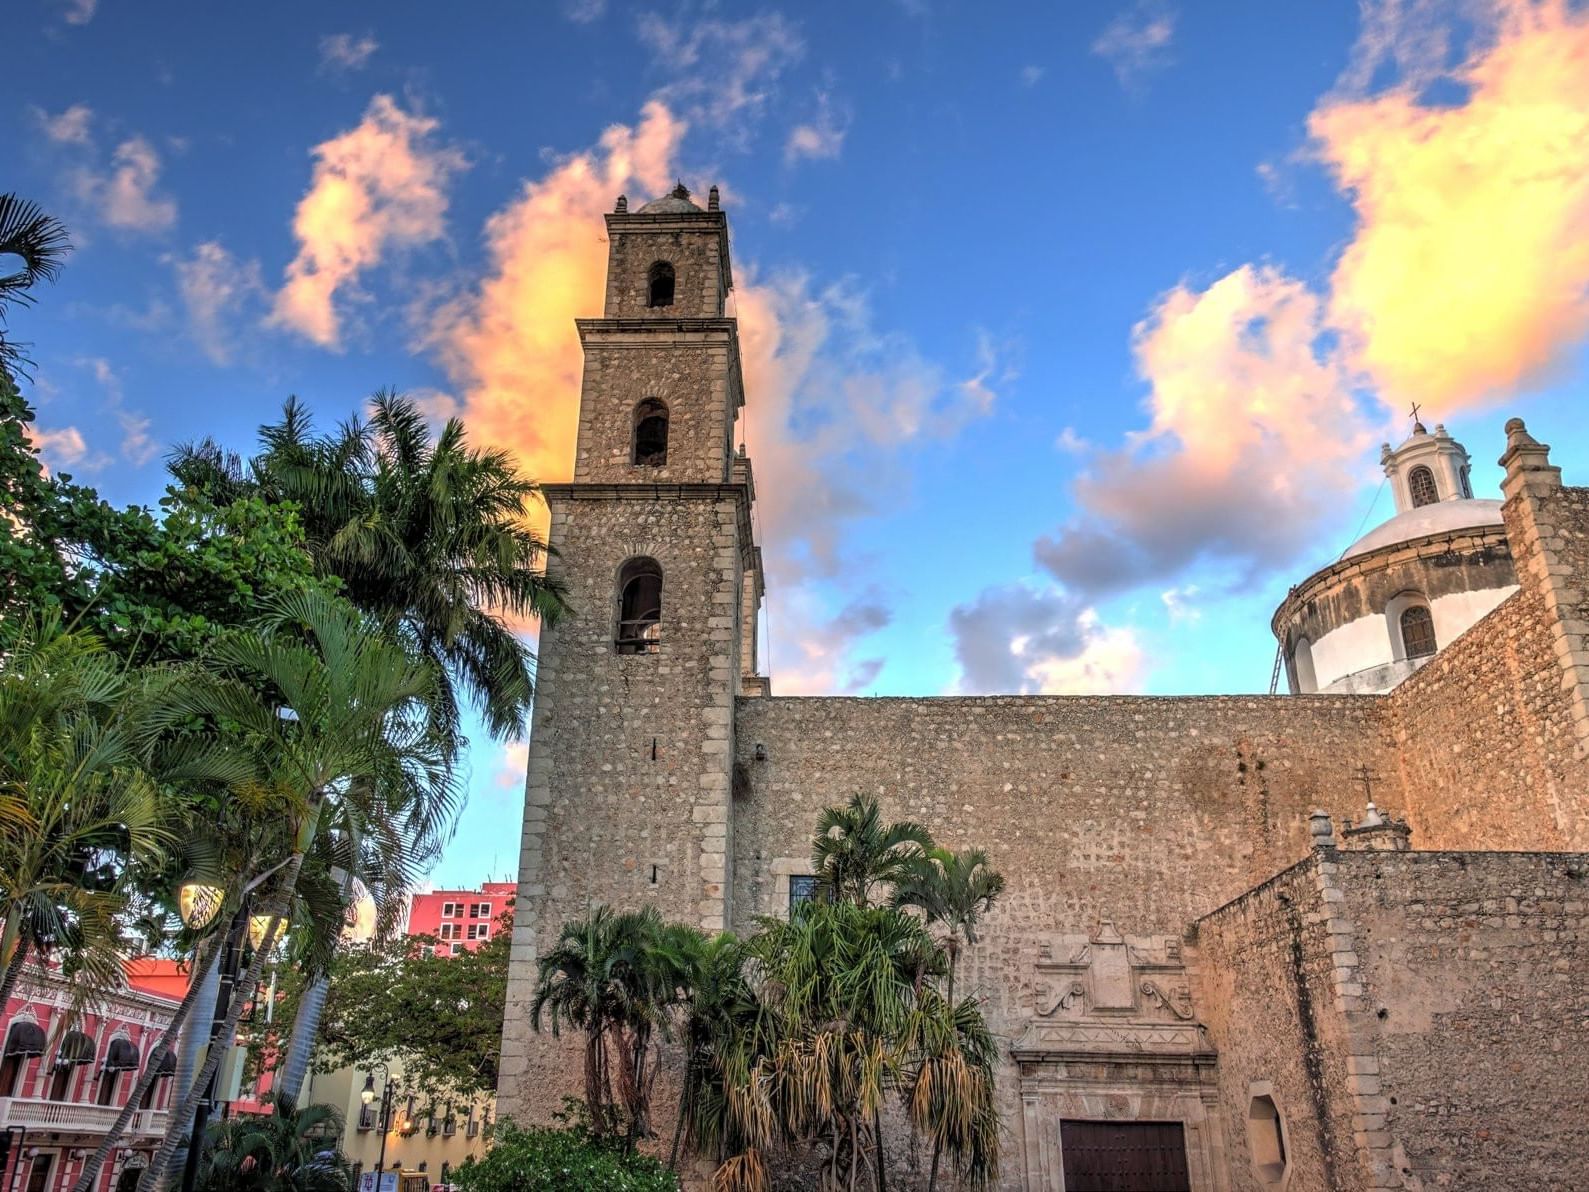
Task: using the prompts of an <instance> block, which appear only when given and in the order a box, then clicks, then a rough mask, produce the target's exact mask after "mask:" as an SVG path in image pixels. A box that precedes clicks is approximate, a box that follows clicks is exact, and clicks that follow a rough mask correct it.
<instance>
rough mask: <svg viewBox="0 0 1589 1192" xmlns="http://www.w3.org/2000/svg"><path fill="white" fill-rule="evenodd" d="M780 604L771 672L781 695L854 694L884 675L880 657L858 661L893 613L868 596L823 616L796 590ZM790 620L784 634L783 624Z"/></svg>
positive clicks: (810, 597)
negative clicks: (777, 648)
mask: <svg viewBox="0 0 1589 1192" xmlns="http://www.w3.org/2000/svg"><path fill="white" fill-rule="evenodd" d="M785 596H786V598H785V599H784V600H782V601H780V603H779V605H778V613H779V618H778V620H779V626H778V637H779V643H780V644H781V645H782V647H783V649H782V650H781V651H780V655H779V658H778V665H777V666H776V668H775V669H774V671H773V683H774V687H773V690H774V691H775V692H777V693H778V694H779V695H828V694H834V693H837V694H840V695H855V694H859V693H861V692H864V691H866V690H867V689H868V688H869V687H870V686H871V685H872V684H873V683H874V682H875V681H876V680H877V678H878V676H879V675H880V674H881V673H882V671H883V668H884V666H885V665H886V660H885V659H884V658H883V657H882V656H881V655H876V654H874V655H871V656H869V657H864V658H856V657H855V656H854V655H855V652H856V650H857V649H858V648H859V647H860V646H861V643H862V642H863V641H864V639H865V638H867V637H868V636H869V635H871V634H873V633H876V632H877V631H878V630H880V629H882V628H884V627H885V626H886V625H887V624H888V623H889V621H890V620H892V619H893V615H892V613H891V612H890V611H889V610H888V608H887V607H886V606H885V605H883V603H882V602H881V601H879V600H878V599H876V598H875V596H872V595H866V596H860V597H857V598H856V599H854V600H851V601H850V602H849V603H847V604H846V605H844V607H842V608H841V609H840V610H839V611H838V612H837V613H835V614H832V615H829V614H828V613H826V612H825V604H824V602H823V601H821V600H819V599H818V598H817V597H816V596H815V594H814V593H812V592H810V591H808V590H806V589H802V588H799V587H794V588H791V589H790V590H789V591H788V592H787V593H785ZM785 619H788V620H789V621H790V625H789V626H788V628H789V629H791V630H793V631H794V632H793V633H786V632H785V630H784V627H783V621H784V620H785Z"/></svg>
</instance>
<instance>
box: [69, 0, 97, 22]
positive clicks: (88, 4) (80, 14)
mask: <svg viewBox="0 0 1589 1192" xmlns="http://www.w3.org/2000/svg"><path fill="white" fill-rule="evenodd" d="M63 7H64V8H65V10H66V11H65V12H64V13H63V14H62V16H63V17H64V19H65V21H66V23H67V24H68V25H86V24H88V22H89V21H92V20H93V19H94V13H95V11H97V10H98V8H99V0H64V5H63Z"/></svg>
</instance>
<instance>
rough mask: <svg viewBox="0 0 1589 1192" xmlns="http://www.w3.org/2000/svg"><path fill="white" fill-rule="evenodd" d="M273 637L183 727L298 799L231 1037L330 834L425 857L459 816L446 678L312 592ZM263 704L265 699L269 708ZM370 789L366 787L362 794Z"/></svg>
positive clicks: (215, 660) (241, 653) (154, 1182)
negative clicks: (445, 729) (224, 742)
mask: <svg viewBox="0 0 1589 1192" xmlns="http://www.w3.org/2000/svg"><path fill="white" fill-rule="evenodd" d="M266 611H267V616H266V617H265V619H264V620H263V621H262V623H261V625H260V627H259V628H257V629H255V630H252V631H249V632H241V631H239V632H236V633H233V634H227V635H224V636H222V637H221V638H219V639H218V640H217V642H216V644H215V645H214V647H213V648H212V649H211V651H210V655H209V658H210V661H211V663H212V666H213V668H214V669H213V670H211V671H208V672H206V674H205V676H204V679H205V681H203V682H197V683H194V684H192V685H191V688H190V689H189V690H187V691H185V692H184V699H183V700H180V701H177V703H176V705H175V707H174V708H173V712H172V719H173V720H174V721H182V720H186V719H188V718H191V717H201V718H205V719H207V720H209V721H211V722H213V723H215V724H216V725H218V726H226V727H228V728H229V730H230V737H231V739H232V740H235V741H236V742H238V745H237V746H236V748H238V749H240V750H242V751H244V752H245V753H246V754H248V755H249V756H250V757H252V758H253V759H255V761H256V765H257V771H258V773H259V775H260V779H259V784H260V786H261V787H262V788H263V789H265V790H267V791H271V792H274V793H276V794H279V795H280V796H281V797H282V798H284V799H285V800H287V810H286V813H285V814H284V815H283V816H282V821H283V824H284V826H285V828H286V829H287V832H288V834H289V835H290V838H291V844H290V845H289V846H288V847H289V848H290V851H289V852H287V853H286V855H285V857H283V858H282V860H281V862H280V866H281V867H280V870H279V872H277V873H276V875H275V877H274V878H273V879H272V882H271V884H270V886H269V887H267V888H266V889H267V893H266V894H265V895H264V896H263V898H262V903H263V905H262V906H261V908H260V911H259V913H260V914H261V915H262V916H263V917H265V918H266V919H267V920H268V926H267V928H266V931H265V936H264V941H263V943H262V945H261V946H260V948H259V950H258V951H257V952H256V953H255V956H254V958H253V960H252V962H251V963H250V964H249V966H248V968H247V969H246V971H245V972H244V973H243V975H242V977H241V978H240V980H239V981H238V983H237V985H236V987H235V989H234V992H233V997H232V1002H231V1007H230V1010H229V1012H228V1016H227V1020H226V1021H225V1022H224V1023H223V1024H222V1027H221V1030H220V1036H221V1037H222V1038H225V1039H230V1038H232V1037H233V1036H234V1035H235V1034H236V1030H237V1020H238V1018H239V1017H240V1016H241V1014H242V1012H243V1007H244V1006H245V1004H246V1003H247V1002H248V1000H249V999H250V998H251V997H252V996H253V994H254V990H255V988H256V987H257V985H258V983H259V976H260V972H261V971H262V969H263V967H264V963H265V959H266V957H267V956H268V954H269V952H270V950H271V947H272V945H273V944H274V942H275V939H276V936H277V933H278V931H279V930H280V927H281V924H282V921H283V919H284V918H285V917H286V916H287V915H288V913H289V911H290V910H291V908H292V905H293V899H294V897H295V895H296V893H297V888H298V879H299V875H300V873H301V871H302V869H303V867H304V861H305V858H306V857H307V856H308V855H309V854H310V853H311V851H312V850H313V848H314V847H315V843H316V839H317V837H318V835H319V832H320V830H321V828H322V825H323V824H327V823H337V824H340V825H342V826H343V830H344V831H346V832H349V833H354V834H357V835H358V836H361V837H363V838H365V839H368V840H371V841H373V842H375V843H376V845H377V846H378V847H381V848H387V849H389V851H390V852H391V853H392V854H394V855H399V856H404V857H408V858H416V859H418V858H424V857H426V856H427V853H428V850H430V849H432V848H434V847H435V844H436V843H437V842H438V841H439V840H440V839H441V838H442V837H443V836H444V834H445V831H446V830H447V827H448V826H449V824H450V820H451V816H452V812H453V810H454V806H455V788H454V785H453V774H452V770H451V764H450V763H451V755H450V752H449V751H448V750H447V748H446V746H445V743H444V740H443V734H442V733H440V732H439V731H438V728H437V720H438V716H439V714H440V713H439V710H438V706H439V703H440V698H439V696H438V693H437V688H438V686H439V682H440V679H439V676H438V675H437V674H436V672H435V669H434V667H432V666H431V665H429V664H428V663H426V662H424V661H422V660H421V661H416V660H415V659H413V658H412V657H411V656H410V655H409V654H408V653H407V651H406V650H405V649H403V648H402V647H401V646H400V645H397V644H395V643H393V642H391V641H390V640H389V639H387V638H386V637H384V636H382V635H380V634H377V633H372V632H371V631H370V630H369V628H368V627H367V626H366V624H365V623H364V621H363V619H362V618H361V617H360V616H359V615H358V613H357V612H356V611H355V610H354V609H352V608H351V607H349V606H348V605H347V604H346V603H345V602H342V601H340V600H336V599H332V598H327V597H325V596H322V595H319V594H317V593H304V594H301V595H297V596H291V597H286V598H283V599H280V600H277V601H273V602H271V603H270V604H269V605H268V606H267V610H266ZM262 696H263V698H262ZM355 779H360V780H361V781H354V780H355ZM224 1051H225V1049H224V1048H211V1049H210V1052H209V1054H208V1056H207V1057H206V1059H205V1062H204V1065H203V1067H202V1068H201V1069H200V1071H199V1072H198V1073H197V1075H196V1076H195V1078H194V1085H193V1087H192V1088H191V1089H190V1090H189V1091H188V1093H187V1095H186V1096H185V1097H184V1098H183V1100H182V1102H181V1104H180V1105H179V1106H178V1107H177V1109H176V1110H175V1111H174V1112H173V1113H172V1114H171V1117H170V1124H169V1125H168V1128H167V1131H166V1136H165V1138H164V1139H163V1140H162V1141H161V1144H160V1146H159V1148H158V1149H157V1150H156V1151H155V1154H154V1157H153V1158H152V1160H151V1161H150V1164H149V1167H148V1168H147V1169H146V1171H145V1173H144V1176H143V1179H142V1181H141V1182H140V1185H139V1186H140V1187H141V1188H143V1189H145V1192H152V1190H153V1189H155V1188H157V1187H159V1182H160V1180H161V1179H163V1178H164V1176H165V1170H166V1168H167V1167H168V1166H169V1165H170V1162H171V1158H172V1156H173V1155H174V1154H175V1152H176V1149H177V1147H178V1146H179V1145H180V1143H181V1140H182V1136H183V1133H184V1131H185V1129H186V1126H187V1122H188V1120H189V1117H190V1115H191V1114H192V1112H193V1108H194V1105H195V1103H196V1101H197V1099H198V1097H199V1096H200V1095H201V1094H202V1091H203V1089H204V1088H205V1087H207V1086H208V1084H209V1081H210V1079H211V1078H212V1077H213V1076H214V1074H215V1071H216V1069H217V1068H218V1066H219V1064H220V1061H221V1058H222V1055H223V1053H224Z"/></svg>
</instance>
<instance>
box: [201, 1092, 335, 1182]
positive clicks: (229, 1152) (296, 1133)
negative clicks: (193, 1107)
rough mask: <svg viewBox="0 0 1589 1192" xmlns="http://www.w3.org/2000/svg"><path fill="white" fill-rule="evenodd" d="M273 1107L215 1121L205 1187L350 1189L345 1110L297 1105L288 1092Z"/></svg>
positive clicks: (207, 1146) (207, 1142) (207, 1145)
mask: <svg viewBox="0 0 1589 1192" xmlns="http://www.w3.org/2000/svg"><path fill="white" fill-rule="evenodd" d="M273 1110H274V1112H272V1113H268V1114H239V1115H237V1116H236V1117H233V1118H230V1119H228V1120H226V1121H223V1122H216V1123H215V1124H214V1125H213V1126H211V1127H210V1128H209V1129H208V1130H207V1131H206V1132H205V1137H204V1153H203V1156H202V1157H201V1159H200V1167H199V1179H198V1187H199V1189H200V1192H347V1189H348V1188H349V1187H350V1186H351V1185H352V1181H353V1170H352V1166H351V1165H350V1164H349V1163H348V1161H347V1158H346V1157H345V1156H344V1155H343V1154H342V1152H341V1151H340V1150H338V1149H337V1145H336V1140H337V1138H339V1137H340V1136H341V1133H342V1116H341V1115H340V1114H339V1113H337V1111H336V1110H335V1109H333V1108H331V1106H329V1105H307V1106H305V1107H303V1108H302V1109H300V1108H298V1107H297V1106H296V1105H294V1104H293V1102H292V1101H291V1100H290V1099H289V1098H278V1099H274V1101H273Z"/></svg>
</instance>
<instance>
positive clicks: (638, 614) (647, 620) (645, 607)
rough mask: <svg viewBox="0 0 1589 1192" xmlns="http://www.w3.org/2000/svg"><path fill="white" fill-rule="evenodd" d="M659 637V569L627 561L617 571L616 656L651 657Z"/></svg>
mask: <svg viewBox="0 0 1589 1192" xmlns="http://www.w3.org/2000/svg"><path fill="white" fill-rule="evenodd" d="M661 638H662V568H660V567H658V566H657V561H656V560H655V559H646V558H639V559H630V560H629V561H628V562H627V563H625V564H624V565H623V567H622V568H621V569H620V570H619V572H618V653H620V654H654V653H656V651H657V647H658V645H659V644H660V642H661Z"/></svg>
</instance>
